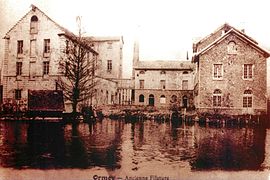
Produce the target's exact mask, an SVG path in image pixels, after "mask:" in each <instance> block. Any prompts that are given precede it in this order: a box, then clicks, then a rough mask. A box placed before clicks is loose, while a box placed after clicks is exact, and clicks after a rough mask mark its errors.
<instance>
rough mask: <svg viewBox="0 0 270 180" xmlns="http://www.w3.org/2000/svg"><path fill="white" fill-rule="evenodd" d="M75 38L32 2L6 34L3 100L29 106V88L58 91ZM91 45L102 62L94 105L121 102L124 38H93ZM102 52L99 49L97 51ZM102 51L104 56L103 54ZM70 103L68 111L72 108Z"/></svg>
mask: <svg viewBox="0 0 270 180" xmlns="http://www.w3.org/2000/svg"><path fill="white" fill-rule="evenodd" d="M72 37H75V35H74V34H73V33H71V32H70V31H68V30H67V29H65V28H63V27H62V26H60V25H59V24H57V23H56V22H54V21H53V20H52V19H51V18H49V17H48V16H47V15H46V14H45V13H44V12H42V11H41V10H40V9H38V8H37V7H36V6H33V5H32V9H31V10H30V11H29V12H28V13H27V14H26V15H25V16H23V17H22V18H21V19H20V20H19V21H18V22H17V23H16V24H15V25H14V26H13V27H12V28H11V29H10V30H9V31H8V32H7V33H6V35H5V37H4V40H5V54H4V63H3V99H4V102H5V101H13V100H16V103H20V104H21V105H25V106H26V105H27V98H28V90H54V89H56V88H57V87H56V80H57V78H58V77H59V76H63V73H62V72H61V71H60V70H59V60H60V59H61V57H62V53H63V52H64V51H65V48H66V46H67V42H68V41H70V40H71V41H72V40H73V39H72ZM92 40H93V41H90V42H89V46H88V47H87V48H88V49H89V51H90V53H89V59H93V60H94V61H97V63H98V64H99V65H100V66H99V67H98V69H97V71H96V75H97V79H98V82H99V83H98V85H97V86H96V89H95V96H94V97H92V98H91V99H89V101H88V103H90V104H92V105H95V104H97V105H100V104H112V103H117V99H118V98H117V97H116V96H117V84H118V83H117V80H116V79H118V78H121V76H122V70H121V69H122V46H123V38H122V37H118V38H115V37H114V38H108V37H106V38H103V39H102V38H92ZM97 51H99V52H97ZM99 53H100V56H99ZM69 107H70V106H69V103H66V111H70V108H69Z"/></svg>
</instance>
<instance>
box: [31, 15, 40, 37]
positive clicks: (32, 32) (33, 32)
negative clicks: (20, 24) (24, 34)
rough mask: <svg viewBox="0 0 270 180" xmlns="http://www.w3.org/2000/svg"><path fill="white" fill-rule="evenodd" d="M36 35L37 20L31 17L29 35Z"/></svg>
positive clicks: (35, 17)
mask: <svg viewBox="0 0 270 180" xmlns="http://www.w3.org/2000/svg"><path fill="white" fill-rule="evenodd" d="M37 33H38V18H37V16H32V17H31V22H30V34H37Z"/></svg>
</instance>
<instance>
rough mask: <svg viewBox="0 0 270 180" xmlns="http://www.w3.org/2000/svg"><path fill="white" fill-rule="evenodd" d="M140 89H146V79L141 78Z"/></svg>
mask: <svg viewBox="0 0 270 180" xmlns="http://www.w3.org/2000/svg"><path fill="white" fill-rule="evenodd" d="M140 89H144V80H140Z"/></svg>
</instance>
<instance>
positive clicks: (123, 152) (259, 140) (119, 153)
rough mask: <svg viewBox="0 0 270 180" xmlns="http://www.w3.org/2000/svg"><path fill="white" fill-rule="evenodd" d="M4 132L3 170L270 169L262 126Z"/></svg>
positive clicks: (107, 123)
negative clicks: (101, 168) (11, 168)
mask: <svg viewBox="0 0 270 180" xmlns="http://www.w3.org/2000/svg"><path fill="white" fill-rule="evenodd" d="M0 132H1V134H0V160H1V161H0V165H1V166H2V167H13V168H41V169H47V168H91V167H105V168H106V169H108V170H117V169H120V170H127V171H140V169H144V168H146V167H148V168H150V167H151V166H155V167H157V168H158V167H162V168H166V169H173V170H177V169H179V168H188V169H190V170H209V169H222V170H260V169H263V168H268V167H269V166H270V165H269V159H270V157H269V156H270V153H269V152H268V151H267V148H266V147H269V142H268V141H269V140H268V139H267V138H266V136H267V134H269V129H268V130H267V129H265V128H260V127H252V128H251V127H242V128H236V127H234V128H224V127H223V128H218V127H207V126H206V127H201V126H199V125H198V124H196V123H195V124H189V125H187V124H185V123H181V122H174V123H170V122H163V123H160V122H155V121H150V120H149V121H139V122H132V123H125V122H124V121H120V120H109V119H105V120H103V121H102V122H97V123H92V124H91V123H90V124H79V125H78V126H76V127H72V126H71V125H63V124H61V123H49V122H32V123H23V122H0ZM268 136H269V135H268ZM267 140H268V141H267ZM267 142H268V144H266V143H267Z"/></svg>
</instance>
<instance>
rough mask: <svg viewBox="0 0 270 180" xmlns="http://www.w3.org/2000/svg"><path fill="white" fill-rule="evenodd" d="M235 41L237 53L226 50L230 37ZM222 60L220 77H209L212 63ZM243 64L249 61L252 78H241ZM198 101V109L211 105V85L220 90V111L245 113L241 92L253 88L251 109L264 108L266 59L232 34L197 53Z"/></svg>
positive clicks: (258, 111) (212, 88) (211, 107)
mask: <svg viewBox="0 0 270 180" xmlns="http://www.w3.org/2000/svg"><path fill="white" fill-rule="evenodd" d="M232 40H233V41H234V42H235V43H236V44H237V54H228V53H227V44H228V43H229V42H230V41H232ZM219 63H220V64H223V79H222V80H214V79H213V64H219ZM244 64H253V65H254V69H253V72H254V74H253V79H252V80H244V79H243V66H244ZM198 78H199V84H198V96H197V98H198V104H197V108H198V109H199V110H200V111H209V110H210V109H213V106H212V98H213V92H214V90H215V89H220V90H221V91H222V107H221V108H220V109H221V112H224V113H230V114H242V113H246V109H244V108H243V93H244V91H245V90H247V89H250V90H252V92H253V109H252V110H253V113H255V114H260V113H265V112H266V106H267V100H266V92H267V91H266V59H265V57H264V56H263V55H262V54H261V53H259V52H258V51H256V50H255V49H254V48H253V47H251V46H250V45H249V44H248V43H246V41H243V40H241V39H239V38H238V37H237V36H235V35H234V34H231V35H230V36H228V37H227V38H226V39H225V40H223V41H221V42H220V43H219V44H217V45H216V46H214V47H213V48H212V49H210V50H208V51H207V52H206V53H204V54H202V55H200V57H199V75H198Z"/></svg>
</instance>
